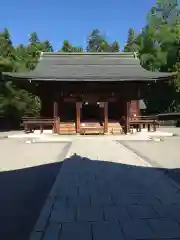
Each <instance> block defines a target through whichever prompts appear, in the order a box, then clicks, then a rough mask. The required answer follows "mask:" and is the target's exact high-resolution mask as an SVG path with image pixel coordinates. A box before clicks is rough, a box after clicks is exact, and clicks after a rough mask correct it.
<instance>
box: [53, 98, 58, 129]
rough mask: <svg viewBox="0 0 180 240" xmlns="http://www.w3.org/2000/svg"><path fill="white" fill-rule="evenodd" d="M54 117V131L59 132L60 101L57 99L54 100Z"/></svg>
mask: <svg viewBox="0 0 180 240" xmlns="http://www.w3.org/2000/svg"><path fill="white" fill-rule="evenodd" d="M53 118H54V127H53V132H54V133H58V132H59V130H58V127H59V126H58V103H57V102H56V101H54V102H53Z"/></svg>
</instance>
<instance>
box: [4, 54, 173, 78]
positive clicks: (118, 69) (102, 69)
mask: <svg viewBox="0 0 180 240" xmlns="http://www.w3.org/2000/svg"><path fill="white" fill-rule="evenodd" d="M3 74H4V75H5V76H10V77H15V78H19V79H31V80H48V81H51V80H54V81H148V80H158V79H166V78H169V77H170V76H172V75H174V74H173V73H161V72H150V71H147V70H145V69H144V68H143V67H142V66H141V65H140V61H139V59H138V58H137V57H136V54H134V53H124V52H122V53H87V52H83V53H42V54H41V57H40V59H39V62H38V64H37V67H36V68H35V69H34V70H33V71H30V72H26V73H3Z"/></svg>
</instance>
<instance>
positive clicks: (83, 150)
mask: <svg viewBox="0 0 180 240" xmlns="http://www.w3.org/2000/svg"><path fill="white" fill-rule="evenodd" d="M68 157H69V158H68V159H67V160H65V161H64V163H63V165H62V167H61V170H60V174H59V176H58V178H57V180H56V183H55V185H54V187H53V189H52V191H51V192H50V195H49V197H48V199H47V201H46V204H45V206H44V208H43V210H42V212H41V215H40V218H39V220H38V222H37V224H36V226H35V228H34V232H33V233H32V235H31V238H30V239H31V240H71V239H73V240H74V239H78V240H81V239H82V240H106V239H107V240H116V239H117V240H135V239H139V240H140V239H141V240H145V239H147V240H151V239H158V240H160V239H174V240H177V239H180V191H179V190H178V188H177V187H176V186H175V185H174V184H173V183H172V182H171V180H170V179H169V178H167V177H166V176H165V175H164V174H163V171H162V170H161V171H160V170H157V169H154V168H152V167H150V166H147V165H146V163H145V162H143V161H142V160H141V159H140V158H139V157H138V156H136V155H135V154H133V153H132V152H130V151H129V150H127V149H126V148H124V147H123V146H122V145H120V144H119V143H116V142H113V141H109V140H107V139H104V140H103V139H96V140H85V139H84V140H83V139H82V140H77V141H74V142H73V143H72V146H71V148H70V151H69V155H68Z"/></svg>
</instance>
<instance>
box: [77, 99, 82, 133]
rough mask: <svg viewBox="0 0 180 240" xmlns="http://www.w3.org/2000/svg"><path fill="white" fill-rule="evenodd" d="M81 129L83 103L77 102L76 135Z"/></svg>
mask: <svg viewBox="0 0 180 240" xmlns="http://www.w3.org/2000/svg"><path fill="white" fill-rule="evenodd" d="M80 129H81V102H76V133H80Z"/></svg>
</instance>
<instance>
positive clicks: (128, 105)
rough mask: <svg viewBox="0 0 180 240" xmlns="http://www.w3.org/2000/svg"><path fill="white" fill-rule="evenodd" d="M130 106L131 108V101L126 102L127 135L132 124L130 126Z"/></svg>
mask: <svg viewBox="0 0 180 240" xmlns="http://www.w3.org/2000/svg"><path fill="white" fill-rule="evenodd" d="M130 106H131V101H129V100H127V101H125V133H126V134H127V133H128V132H130V124H129V118H130Z"/></svg>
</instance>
